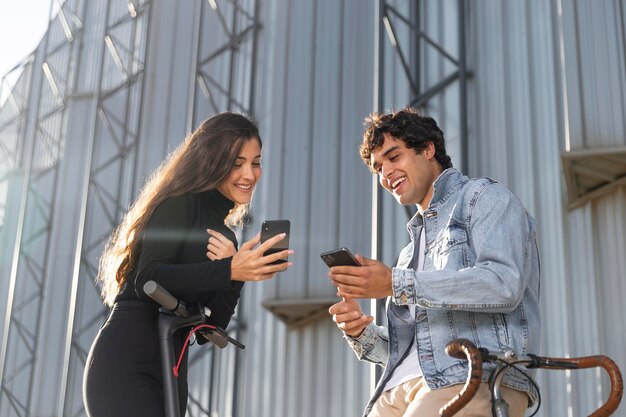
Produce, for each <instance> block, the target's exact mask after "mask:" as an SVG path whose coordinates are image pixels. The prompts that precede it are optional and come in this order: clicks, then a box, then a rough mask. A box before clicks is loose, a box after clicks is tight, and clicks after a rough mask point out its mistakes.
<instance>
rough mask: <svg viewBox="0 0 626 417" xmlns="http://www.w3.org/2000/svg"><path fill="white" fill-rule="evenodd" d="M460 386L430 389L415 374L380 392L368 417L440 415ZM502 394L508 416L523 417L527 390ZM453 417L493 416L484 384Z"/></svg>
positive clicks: (424, 416) (508, 391) (434, 416)
mask: <svg viewBox="0 0 626 417" xmlns="http://www.w3.org/2000/svg"><path fill="white" fill-rule="evenodd" d="M462 388H463V385H462V384H461V385H453V386H451V387H447V388H441V389H437V390H430V388H428V385H426V382H425V381H424V380H423V378H421V377H418V378H415V379H412V380H410V381H407V382H405V383H403V384H400V385H398V386H397V387H395V388H392V389H390V390H389V391H385V392H383V394H382V395H381V396H380V398H378V400H377V401H376V403H375V404H374V407H373V408H372V411H371V412H370V414H368V417H392V416H393V417H396V416H397V417H439V409H440V408H441V407H443V406H444V405H445V404H447V403H448V401H450V399H451V398H453V397H454V396H455V395H457V394H458V393H459V391H461V389H462ZM501 393H502V397H503V398H504V399H505V400H506V402H507V403H508V404H509V416H510V417H523V416H524V412H525V411H526V408H527V407H528V396H527V395H526V393H524V392H521V391H516V390H513V389H510V388H506V387H502V388H501ZM454 417H492V414H491V394H490V392H489V385H488V384H487V383H482V384H480V388H479V389H478V392H477V393H476V396H475V397H474V398H473V399H472V401H470V402H469V404H467V405H466V406H465V407H463V408H462V409H461V410H460V411H459V412H458V413H456V414H455V415H454Z"/></svg>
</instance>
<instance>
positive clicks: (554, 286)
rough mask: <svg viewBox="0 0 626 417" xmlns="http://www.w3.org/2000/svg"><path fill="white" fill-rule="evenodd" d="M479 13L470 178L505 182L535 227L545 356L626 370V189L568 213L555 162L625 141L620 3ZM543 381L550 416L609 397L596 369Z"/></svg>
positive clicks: (544, 374) (506, 6) (499, 6)
mask: <svg viewBox="0 0 626 417" xmlns="http://www.w3.org/2000/svg"><path fill="white" fill-rule="evenodd" d="M473 6H474V7H473V9H472V12H471V16H472V28H473V29H472V35H471V36H474V37H475V38H474V40H475V41H474V42H472V46H471V49H472V50H473V53H472V61H473V62H472V65H471V66H472V70H473V71H474V74H475V78H474V82H475V84H474V88H473V89H472V98H471V100H470V104H469V108H470V109H471V110H470V111H471V112H472V113H473V115H474V116H473V117H472V119H471V122H470V123H471V125H472V126H471V130H472V139H471V141H470V155H471V156H470V173H471V174H472V175H488V176H491V177H493V178H495V179H498V180H500V181H501V182H503V183H504V184H506V185H508V186H509V187H510V188H511V189H512V190H513V191H514V192H515V193H517V194H518V195H519V196H520V198H521V199H522V201H523V202H524V203H525V205H526V206H527V207H528V209H529V211H530V212H531V213H532V214H533V216H535V217H536V219H537V220H538V225H539V230H538V237H539V244H540V251H541V257H542V276H543V281H542V313H543V318H544V326H543V343H542V352H541V353H542V354H545V355H553V356H584V355H590V354H595V353H604V354H607V355H609V356H611V357H613V358H614V359H615V360H616V361H617V362H618V364H619V365H620V366H621V367H622V369H624V367H625V365H626V360H625V356H624V352H623V349H622V346H623V335H624V333H625V328H624V325H623V324H621V322H622V321H619V322H616V321H615V320H613V319H612V318H614V317H621V316H622V315H623V314H622V312H621V310H622V308H621V303H620V302H619V298H620V297H623V295H624V292H623V291H624V285H623V270H624V269H623V267H624V259H625V258H626V247H625V246H624V239H623V232H624V220H625V218H626V211H625V210H624V197H623V195H624V193H623V190H621V191H618V192H617V193H614V195H610V196H608V197H606V198H603V199H602V200H599V201H596V202H592V203H589V204H587V205H586V206H585V207H583V208H581V209H577V210H574V211H568V209H567V205H566V198H565V188H564V187H565V184H564V182H563V181H562V178H561V168H560V161H559V159H560V153H561V152H562V151H565V150H567V149H569V148H570V147H571V149H580V148H597V147H605V146H620V145H621V146H623V145H624V143H625V140H626V139H625V137H626V135H625V133H626V132H625V131H624V130H625V129H624V119H623V115H624V100H625V97H626V89H625V88H624V85H625V84H624V80H625V79H626V78H625V72H624V51H625V49H624V37H623V33H624V32H623V28H624V24H625V21H624V14H623V10H622V6H620V3H619V2H617V3H616V2H598V3H594V4H593V5H592V4H590V3H589V2H585V1H573V2H572V1H563V2H561V1H554V2H552V3H551V4H548V3H546V2H494V1H490V2H475V3H473ZM608 230H610V231H611V232H610V233H606V232H607V231H608ZM617 294H620V295H619V296H618V295H617ZM608 323H610V324H608ZM620 339H621V340H620ZM539 382H540V385H541V387H542V390H543V404H542V411H540V414H539V415H544V416H551V415H565V414H566V413H570V412H571V413H572V415H584V414H588V413H589V412H590V411H591V410H592V409H593V408H594V407H597V406H598V404H599V401H601V400H603V399H605V398H606V395H607V393H608V387H607V386H606V385H604V384H606V380H605V378H604V377H601V376H600V374H599V373H595V371H578V372H573V373H571V376H570V375H568V374H566V373H563V372H550V371H539ZM601 384H602V385H601ZM570 407H571V408H570ZM568 410H572V411H568ZM616 415H625V414H624V409H623V407H622V408H621V410H619V411H618V412H617V413H616Z"/></svg>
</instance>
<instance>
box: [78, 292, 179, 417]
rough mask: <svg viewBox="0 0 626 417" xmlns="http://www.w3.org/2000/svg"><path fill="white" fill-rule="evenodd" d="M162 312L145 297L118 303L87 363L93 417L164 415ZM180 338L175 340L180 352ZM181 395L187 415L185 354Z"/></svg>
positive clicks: (85, 387)
mask: <svg viewBox="0 0 626 417" xmlns="http://www.w3.org/2000/svg"><path fill="white" fill-rule="evenodd" d="M158 315H159V312H158V310H157V309H156V307H154V306H153V305H150V304H148V303H146V302H143V301H118V302H116V303H115V305H114V306H113V309H112V310H111V314H110V315H109V317H108V319H107V321H106V322H105V323H104V325H103V326H102V328H101V329H100V331H99V332H98V335H97V336H96V339H95V340H94V342H93V345H92V346H91V350H90V351H89V356H88V357H87V363H86V365H85V374H84V379H83V399H84V401H85V411H86V412H87V415H88V416H89V417H126V416H128V417H131V416H132V417H142V416H146V417H165V405H164V398H163V376H162V371H161V356H160V348H159V337H158V329H157V323H158V320H157V319H158ZM177 336H178V335H177ZM181 339H182V338H181V337H175V338H174V340H175V344H176V346H175V349H174V350H175V352H177V355H178V352H180V349H181V345H182V340H181ZM178 397H179V400H180V415H181V416H184V415H185V409H186V406H187V358H184V360H183V362H182V365H181V369H180V370H179V376H178Z"/></svg>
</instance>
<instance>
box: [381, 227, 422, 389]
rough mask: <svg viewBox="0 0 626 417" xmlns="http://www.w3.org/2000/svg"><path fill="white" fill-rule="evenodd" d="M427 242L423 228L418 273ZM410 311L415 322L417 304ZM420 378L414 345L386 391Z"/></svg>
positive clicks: (390, 380)
mask: <svg viewBox="0 0 626 417" xmlns="http://www.w3.org/2000/svg"><path fill="white" fill-rule="evenodd" d="M425 241H426V237H425V234H424V228H423V227H422V231H421V232H420V238H419V247H418V251H417V252H418V257H417V268H415V270H416V271H423V270H424V246H425V245H426V242H425ZM409 311H410V313H411V317H413V320H415V304H409ZM402 353H404V352H402ZM418 376H422V368H421V367H420V363H419V359H418V358H417V349H416V348H415V344H413V343H412V344H411V348H410V352H409V354H408V355H407V357H406V358H404V360H403V361H402V362H401V363H400V364H399V365H398V366H397V367H396V369H394V371H393V374H392V375H391V378H389V381H387V383H386V384H385V391H388V390H390V389H392V388H395V387H397V386H398V385H400V384H402V383H404V382H406V381H410V380H411V379H414V378H417V377H418Z"/></svg>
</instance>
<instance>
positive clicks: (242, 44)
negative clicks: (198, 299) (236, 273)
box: [188, 0, 261, 416]
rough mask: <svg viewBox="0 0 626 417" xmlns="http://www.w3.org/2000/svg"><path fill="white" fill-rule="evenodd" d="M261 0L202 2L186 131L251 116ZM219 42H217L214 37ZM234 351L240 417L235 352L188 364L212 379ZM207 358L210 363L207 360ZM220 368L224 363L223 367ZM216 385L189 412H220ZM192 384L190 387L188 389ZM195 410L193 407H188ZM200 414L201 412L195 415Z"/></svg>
mask: <svg viewBox="0 0 626 417" xmlns="http://www.w3.org/2000/svg"><path fill="white" fill-rule="evenodd" d="M259 9H260V1H259V0H221V1H220V0H203V1H202V7H201V13H200V17H199V21H197V22H196V28H197V30H196V36H197V39H196V40H195V45H196V46H197V54H196V68H195V77H194V81H195V82H194V85H193V87H192V89H191V94H190V105H189V107H190V111H189V113H190V118H189V125H188V130H189V131H191V130H193V127H194V126H196V125H197V124H198V123H200V122H201V121H202V120H204V119H205V118H206V117H208V116H209V115H211V114H215V113H219V112H222V111H238V112H244V113H247V114H251V115H253V114H254V92H255V88H256V87H255V82H256V80H255V74H256V60H257V34H258V31H259V29H260V27H261V24H260V22H259V21H258V16H259ZM216 40H217V41H216ZM241 305H242V303H239V308H238V312H237V313H236V315H235V316H234V317H233V320H232V321H231V324H230V326H229V329H228V330H229V332H233V333H234V336H235V338H239V336H238V332H239V331H241V330H242V329H243V328H244V327H245V325H244V323H242V322H241V316H242V311H241ZM223 354H233V355H235V359H234V360H233V361H230V362H231V363H232V369H229V370H228V371H227V372H229V373H230V372H232V375H234V379H233V385H234V387H233V388H234V389H232V393H233V394H232V397H231V398H232V403H231V405H230V406H231V410H232V415H233V416H237V415H238V409H237V407H238V397H237V392H238V390H237V389H236V387H237V385H238V380H239V377H240V373H241V372H240V369H239V363H240V362H241V361H240V360H238V356H239V355H240V352H239V351H238V350H234V351H228V352H226V351H225V352H220V353H217V350H216V349H215V348H214V347H211V348H203V349H196V350H195V351H194V352H192V353H191V354H190V358H189V366H190V369H191V367H192V366H199V365H200V363H201V362H205V364H209V367H210V369H211V382H213V381H215V380H216V378H217V376H218V372H216V370H218V369H219V366H220V364H221V363H225V362H226V361H219V355H223ZM207 361H208V362H207ZM221 366H223V364H222V365H221ZM216 386H217V384H214V383H211V384H210V386H209V390H210V391H209V393H208V394H209V395H208V396H207V400H205V401H204V402H203V401H202V400H201V399H200V398H197V397H196V396H195V395H194V393H193V390H192V389H190V392H189V405H188V408H190V412H193V415H206V416H214V415H219V414H218V410H217V407H218V405H219V406H222V407H223V406H224V404H223V399H222V398H215V395H214V391H213V390H214V389H215V387H216ZM190 388H191V387H190ZM191 408H193V409H194V410H191ZM198 413H199V414H198Z"/></svg>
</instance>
